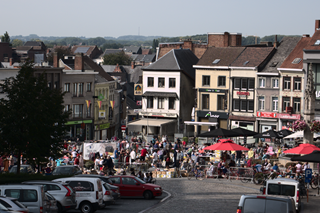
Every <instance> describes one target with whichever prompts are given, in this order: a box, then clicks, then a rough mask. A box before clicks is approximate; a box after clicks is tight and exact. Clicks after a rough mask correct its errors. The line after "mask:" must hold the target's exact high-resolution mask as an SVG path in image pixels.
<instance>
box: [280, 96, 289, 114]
mask: <svg viewBox="0 0 320 213" xmlns="http://www.w3.org/2000/svg"><path fill="white" fill-rule="evenodd" d="M289 106H290V98H289V97H285V98H283V107H282V111H286V107H289Z"/></svg>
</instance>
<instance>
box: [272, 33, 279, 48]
mask: <svg viewBox="0 0 320 213" xmlns="http://www.w3.org/2000/svg"><path fill="white" fill-rule="evenodd" d="M278 46H279V42H278V36H277V35H274V43H273V47H278Z"/></svg>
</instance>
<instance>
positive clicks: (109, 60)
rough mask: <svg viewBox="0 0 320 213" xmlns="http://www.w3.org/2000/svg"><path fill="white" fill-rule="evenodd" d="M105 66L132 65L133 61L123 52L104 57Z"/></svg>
mask: <svg viewBox="0 0 320 213" xmlns="http://www.w3.org/2000/svg"><path fill="white" fill-rule="evenodd" d="M103 64H104V65H117V64H119V65H130V64H131V59H130V57H129V56H128V55H126V54H125V53H124V52H123V51H121V52H119V53H114V54H108V55H105V56H103Z"/></svg>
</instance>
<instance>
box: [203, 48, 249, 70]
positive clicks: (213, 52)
mask: <svg viewBox="0 0 320 213" xmlns="http://www.w3.org/2000/svg"><path fill="white" fill-rule="evenodd" d="M244 49H245V47H208V49H207V50H206V52H205V53H204V54H203V55H202V57H201V58H200V60H199V62H198V63H197V65H204V66H229V65H230V64H231V63H232V62H234V61H235V60H236V58H237V57H238V56H239V55H240V54H241V53H242V51H243V50H244ZM216 59H220V61H219V62H218V63H216V64H212V62H213V61H214V60H216Z"/></svg>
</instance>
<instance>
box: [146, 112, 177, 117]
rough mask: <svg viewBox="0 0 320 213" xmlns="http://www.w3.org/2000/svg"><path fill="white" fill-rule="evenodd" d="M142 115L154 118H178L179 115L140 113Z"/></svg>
mask: <svg viewBox="0 0 320 213" xmlns="http://www.w3.org/2000/svg"><path fill="white" fill-rule="evenodd" d="M140 115H145V116H154V117H177V114H175V113H156V112H152V113H149V112H140Z"/></svg>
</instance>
